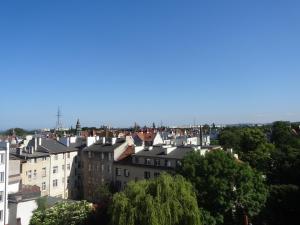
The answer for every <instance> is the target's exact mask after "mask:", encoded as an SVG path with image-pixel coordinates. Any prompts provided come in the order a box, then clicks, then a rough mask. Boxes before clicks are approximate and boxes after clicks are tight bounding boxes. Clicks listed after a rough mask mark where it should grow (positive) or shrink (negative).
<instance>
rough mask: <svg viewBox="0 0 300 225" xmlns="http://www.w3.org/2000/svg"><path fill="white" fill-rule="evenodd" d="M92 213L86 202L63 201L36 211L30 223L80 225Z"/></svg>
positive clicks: (33, 224) (39, 224) (35, 224)
mask: <svg viewBox="0 0 300 225" xmlns="http://www.w3.org/2000/svg"><path fill="white" fill-rule="evenodd" d="M91 213H92V208H91V206H90V205H89V204H88V203H87V202H85V201H81V202H61V203H58V204H56V205H54V206H53V207H51V208H48V209H46V210H44V211H42V210H37V211H35V212H34V214H33V216H32V218H31V220H30V225H41V224H43V225H65V224H68V225H80V224H84V223H85V221H87V219H88V218H89V216H90V215H91Z"/></svg>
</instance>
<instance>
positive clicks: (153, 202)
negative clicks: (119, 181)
mask: <svg viewBox="0 0 300 225" xmlns="http://www.w3.org/2000/svg"><path fill="white" fill-rule="evenodd" d="M110 215H111V219H112V224H113V225H140V224H145V225H201V222H200V210H199V208H198V205H197V200H196V195H195V193H194V191H193V187H192V185H191V184H190V183H189V182H187V181H186V180H185V179H184V178H183V177H182V176H179V175H177V176H170V175H167V174H162V175H161V176H159V177H158V178H156V179H153V180H142V181H139V182H132V183H129V184H128V185H127V187H126V188H125V190H124V191H123V192H119V193H117V194H115V195H114V197H113V201H112V205H111V208H110Z"/></svg>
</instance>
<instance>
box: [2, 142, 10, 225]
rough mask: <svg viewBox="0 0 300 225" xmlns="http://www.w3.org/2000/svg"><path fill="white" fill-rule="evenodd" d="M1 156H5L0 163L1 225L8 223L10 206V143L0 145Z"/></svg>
mask: <svg viewBox="0 0 300 225" xmlns="http://www.w3.org/2000/svg"><path fill="white" fill-rule="evenodd" d="M0 154H1V155H2V156H3V158H2V159H3V161H2V162H1V161H0V173H1V176H2V180H1V181H0V191H1V193H2V200H1V201H0V211H1V212H0V213H1V219H0V225H4V224H7V223H8V206H7V202H8V201H7V194H8V167H9V143H6V142H1V143H0Z"/></svg>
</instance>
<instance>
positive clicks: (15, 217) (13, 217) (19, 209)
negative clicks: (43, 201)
mask: <svg viewBox="0 0 300 225" xmlns="http://www.w3.org/2000/svg"><path fill="white" fill-rule="evenodd" d="M36 209H37V203H36V200H35V199H31V200H26V201H20V202H13V203H9V225H18V224H19V222H20V223H21V224H22V225H29V222H30V219H31V217H32V215H33V211H34V210H36Z"/></svg>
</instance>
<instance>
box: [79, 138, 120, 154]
mask: <svg viewBox="0 0 300 225" xmlns="http://www.w3.org/2000/svg"><path fill="white" fill-rule="evenodd" d="M124 142H125V140H123V139H122V140H118V141H117V142H116V143H115V144H114V145H112V144H103V143H102V141H98V142H96V143H95V144H93V145H91V146H89V147H87V148H85V149H84V150H83V151H85V152H89V151H91V152H113V151H114V150H115V149H116V148H117V147H119V146H120V145H122V144H123V143H124Z"/></svg>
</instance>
